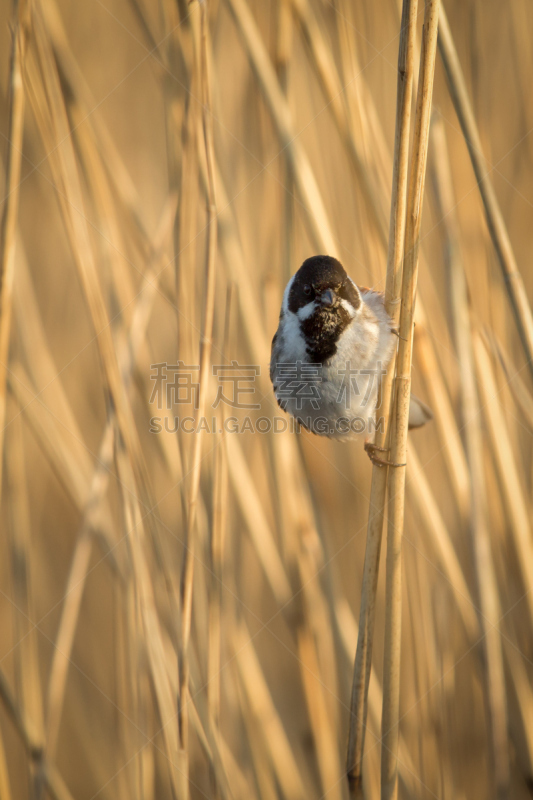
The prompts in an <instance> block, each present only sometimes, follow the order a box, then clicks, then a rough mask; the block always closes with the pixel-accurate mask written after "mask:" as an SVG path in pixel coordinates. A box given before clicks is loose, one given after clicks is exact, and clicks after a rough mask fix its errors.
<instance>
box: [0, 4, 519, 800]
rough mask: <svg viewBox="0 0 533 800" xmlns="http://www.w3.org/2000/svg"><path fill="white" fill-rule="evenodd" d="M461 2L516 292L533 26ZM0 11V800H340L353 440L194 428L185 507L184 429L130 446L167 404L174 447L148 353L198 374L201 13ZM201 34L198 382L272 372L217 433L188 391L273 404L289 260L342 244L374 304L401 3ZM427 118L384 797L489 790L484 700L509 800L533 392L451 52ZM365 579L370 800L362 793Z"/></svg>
mask: <svg viewBox="0 0 533 800" xmlns="http://www.w3.org/2000/svg"><path fill="white" fill-rule="evenodd" d="M445 8H446V11H447V13H448V18H449V21H450V27H451V30H452V33H453V36H454V38H455V42H456V45H457V49H458V53H459V58H460V61H461V65H462V68H463V71H464V74H465V78H466V82H467V87H468V90H469V94H470V97H471V99H472V105H473V109H474V113H475V116H476V120H477V122H478V125H479V128H480V133H481V139H482V144H483V149H484V154H485V156H486V158H487V161H488V164H489V170H490V177H491V179H492V181H493V183H494V187H495V191H496V194H497V197H498V200H499V202H500V205H501V208H502V211H503V216H504V220H505V223H506V225H507V227H508V231H509V235H510V238H511V242H512V245H513V248H514V251H515V255H516V258H517V262H518V265H519V268H520V270H521V272H522V275H523V278H524V281H525V284H526V290H527V292H528V295H529V297H531V296H532V295H533V271H532V270H531V266H530V265H531V260H532V256H533V253H532V241H533V240H532V203H533V188H532V187H533V183H532V181H531V169H532V156H533V135H532V131H533V103H532V100H531V75H532V74H533V55H532V50H531V45H530V43H531V40H532V38H533V7H532V6H531V4H530V3H529V2H528V0H511V1H510V2H507V3H505V4H502V3H500V2H495V1H494V0H492V1H491V2H486V3H481V2H478V0H468V2H458V1H457V0H452V1H451V2H447V3H446V4H445ZM0 10H1V22H0V36H1V49H0V52H1V54H2V57H1V60H0V66H1V81H0V84H1V92H2V103H1V109H2V112H1V114H2V116H1V134H2V149H3V153H4V155H3V159H2V186H4V187H5V188H4V189H3V190H2V196H3V199H4V205H3V208H4V211H3V214H4V227H3V240H2V259H3V262H2V263H3V265H4V269H5V265H6V264H8V266H9V264H10V265H11V267H10V268H9V269H8V270H7V272H5V273H4V282H3V287H2V292H3V294H2V306H3V307H2V314H3V322H2V326H0V327H1V330H0V347H2V348H3V349H2V353H3V355H2V364H1V369H0V389H1V388H2V387H3V386H4V384H5V386H6V392H7V394H6V405H5V410H4V405H3V403H2V414H5V427H4V423H2V427H4V431H3V443H4V449H5V457H4V469H3V487H2V505H1V525H2V536H1V540H0V542H1V544H0V547H1V562H0V563H1V567H0V570H1V572H0V608H1V614H0V625H1V637H0V641H1V646H0V659H1V660H0V696H1V709H0V722H1V738H0V797H1V798H2V800H3V799H4V798H6V799H9V798H13V800H18V798H44V797H47V796H51V797H55V798H60V800H63V799H64V798H65V799H66V798H76V799H77V798H80V799H81V798H84V799H85V798H87V800H89V799H91V800H92V798H97V797H98V798H132V799H134V800H137V799H138V800H150V799H151V798H158V800H159V798H171V797H175V796H177V797H179V798H180V800H181V798H183V797H186V791H187V778H186V775H187V770H189V776H190V782H189V784H188V786H189V790H190V796H191V797H192V798H202V797H209V798H211V797H221V798H224V799H226V798H235V799H236V800H248V799H249V798H250V799H252V798H262V799H263V798H265V799H268V800H274V798H284V800H285V799H287V800H297V799H298V798H304V797H305V798H317V800H318V798H326V797H327V798H328V799H329V800H337V798H338V799H339V800H340V798H345V797H347V791H348V790H347V786H346V782H345V777H344V771H345V770H344V760H345V749H346V739H347V730H348V708H349V698H350V688H351V675H352V666H353V657H354V653H355V645H356V640H357V627H356V621H357V619H358V613H359V602H360V588H361V575H362V564H363V558H364V549H365V531H366V522H367V516H368V496H369V488H370V477H371V467H370V463H369V461H368V459H367V458H366V456H365V455H364V453H363V450H362V447H361V446H360V445H359V444H358V443H355V444H350V445H342V444H335V443H332V442H330V441H327V440H320V439H317V438H313V437H311V436H310V435H307V434H302V435H298V436H297V435H295V434H290V433H284V434H275V435H274V434H260V433H255V434H253V433H249V432H248V433H243V434H241V435H238V434H234V433H228V434H225V435H221V434H220V433H216V432H215V433H211V432H209V433H204V434H203V435H202V437H201V442H200V446H201V451H198V450H197V451H196V452H197V457H198V455H199V456H200V459H201V460H200V461H199V462H197V463H199V465H200V472H199V475H198V478H199V483H198V491H197V493H196V492H195V472H194V463H195V462H194V458H195V456H194V451H195V442H196V440H197V437H196V436H195V435H194V434H191V433H189V434H187V433H183V432H180V433H179V434H173V433H164V432H162V433H160V434H153V433H150V431H149V429H150V419H151V418H152V417H153V416H162V415H163V416H164V415H165V414H167V415H168V417H169V424H170V425H172V424H173V419H174V416H176V415H179V416H183V414H184V410H185V408H184V405H183V404H179V403H177V404H175V406H174V407H173V408H171V409H169V410H167V411H160V410H158V408H157V402H153V403H152V404H151V403H150V398H151V396H152V392H153V389H154V385H155V384H154V381H153V379H152V377H151V376H152V375H153V371H154V370H153V368H152V367H151V365H153V364H156V363H165V362H166V363H168V364H170V365H175V364H176V363H177V362H178V361H182V362H183V363H184V364H186V365H198V364H199V353H200V340H201V336H202V333H201V332H202V329H203V325H204V319H205V311H204V308H205V289H206V265H205V259H206V247H207V239H208V227H207V220H208V216H207V211H206V191H207V187H208V180H207V167H206V159H205V148H204V132H203V128H202V103H201V100H202V97H203V96H204V95H203V92H204V90H205V86H204V84H203V82H202V80H201V79H200V76H201V74H202V72H201V52H202V47H201V36H200V32H201V24H200V9H199V6H198V4H197V3H193V4H192V5H190V6H187V5H186V3H185V2H179V0H159V2H148V0H83V1H81V0H80V2H77V3H68V2H57V1H56V0H33V2H32V3H31V5H30V7H29V9H28V8H27V7H26V6H25V5H24V4H21V5H20V7H19V12H20V26H19V27H17V25H15V24H14V18H13V14H12V9H11V6H10V4H9V3H8V2H6V0H4V2H2V4H1V9H0ZM28 10H29V16H27V12H28ZM208 14H209V36H208V39H207V52H208V62H209V71H210V76H211V95H212V117H210V116H209V114H208V115H207V116H206V119H207V121H208V127H209V120H210V119H211V121H212V130H213V137H214V157H215V160H214V179H215V188H216V198H215V200H216V211H217V233H218V243H217V253H216V261H215V269H216V283H215V295H214V330H213V341H212V352H211V362H212V364H214V365H228V364H230V363H231V361H232V360H235V361H237V362H238V363H239V364H241V365H258V366H260V369H261V374H260V377H259V378H258V379H257V381H256V384H255V387H256V394H255V396H253V397H251V396H247V397H246V398H245V399H246V401H248V402H250V401H251V402H260V405H261V408H260V409H258V410H257V409H256V410H252V411H246V410H235V409H233V408H231V407H228V406H227V405H224V404H223V403H222V404H219V406H218V408H217V409H212V404H213V402H214V401H215V398H216V395H217V389H218V385H219V384H218V382H217V378H216V376H211V377H210V379H209V382H208V385H206V384H204V386H205V388H206V394H205V406H206V416H207V417H208V418H209V420H211V417H212V416H216V417H217V427H218V425H219V424H221V423H222V420H223V415H226V416H237V418H238V419H240V420H243V419H244V417H245V416H246V415H250V416H251V418H252V419H257V418H258V417H261V416H263V417H268V418H271V417H272V416H274V415H278V411H277V409H276V405H275V402H274V400H273V396H272V392H271V387H270V384H269V380H268V368H267V364H268V359H269V344H270V339H271V337H272V335H273V333H274V331H275V328H276V325H277V314H278V310H279V306H280V302H281V296H282V292H283V288H284V285H285V283H286V281H287V279H288V277H289V276H290V274H291V273H292V272H294V271H295V269H296V268H297V267H298V266H299V265H300V263H301V262H302V260H303V259H304V258H305V257H307V256H309V255H311V254H313V253H316V252H317V251H320V250H323V249H328V250H329V252H330V253H332V254H337V255H338V257H339V258H340V259H341V260H342V262H343V263H344V265H345V266H346V268H347V270H348V272H349V273H350V275H351V276H352V277H353V278H354V280H355V281H356V282H358V283H361V284H363V285H370V286H376V287H378V288H384V277H385V263H386V241H387V233H388V215H389V206H390V191H391V188H390V187H391V174H392V173H391V170H392V160H391V158H392V157H391V152H392V143H393V136H394V119H395V103H396V63H397V55H398V42H399V29H400V9H399V5H398V4H397V3H396V2H394V1H393V0H379V2H373V3H370V2H358V3H352V2H348V0H338V1H336V2H329V0H272V2H263V3H260V2H256V0H217V2H210V3H209V5H208ZM419 16H420V24H421V21H422V16H423V6H422V5H421V7H420V8H419ZM10 28H11V30H15V31H17V33H16V39H15V40H16V41H17V42H18V46H17V48H16V51H15V58H14V61H13V62H12V67H10V53H11V52H12V50H13V41H14V40H13V37H12V35H11V33H10ZM419 41H420V37H419V39H418V42H419ZM417 63H418V60H417ZM12 79H14V80H12ZM10 84H12V86H13V88H14V97H15V106H14V108H15V114H14V116H13V115H12V117H11V123H10V121H9V108H10V101H9V95H10ZM434 107H435V115H434V120H433V127H432V133H431V140H430V152H429V163H428V177H427V182H426V199H425V208H424V216H423V226H422V251H421V265H420V280H419V301H421V302H419V311H422V306H423V314H422V313H420V314H419V319H418V322H417V327H416V331H415V357H414V371H413V380H414V389H415V391H416V392H417V393H418V394H420V395H421V396H422V397H424V398H425V399H426V400H427V402H429V403H430V404H431V405H432V407H433V409H434V411H435V421H434V422H433V423H432V424H431V425H429V426H427V427H426V428H425V429H423V430H422V431H420V432H418V433H415V434H414V435H412V436H411V437H410V444H409V464H408V476H407V500H408V505H407V517H406V525H405V537H404V559H405V560H404V590H403V594H404V596H403V601H404V605H403V628H402V637H403V654H402V671H401V723H400V733H401V740H400V750H399V759H400V796H401V797H402V798H407V797H410V798H434V797H438V798H454V800H459V798H468V800H475V798H486V797H490V796H492V794H493V793H494V779H493V775H492V761H493V758H492V755H489V753H491V745H490V742H489V739H490V730H491V720H490V717H489V714H488V711H487V709H488V705H487V700H486V692H487V686H488V687H489V688H490V689H491V693H492V694H491V696H492V698H493V699H494V698H496V700H497V702H498V703H499V712H500V719H502V718H503V719H504V720H507V722H506V724H504V726H503V728H501V729H500V730H499V731H498V742H499V744H498V747H499V748H500V749H499V758H500V764H503V768H504V770H505V769H506V768H508V774H509V781H508V785H507V788H506V787H505V786H504V788H503V792H502V791H500V796H504V795H507V796H509V797H512V798H527V797H528V796H531V792H532V786H533V688H532V678H533V674H532V659H533V640H532V635H531V631H532V620H533V593H532V592H531V587H532V585H533V575H532V573H533V555H532V540H531V534H532V531H531V486H532V471H531V467H532V441H531V430H532V427H533V402H532V395H531V391H532V386H531V377H530V375H529V373H528V368H527V362H526V358H525V355H524V352H523V350H522V348H521V345H520V340H519V338H518V336H517V333H516V325H515V321H514V319H513V316H512V313H511V311H510V307H509V302H508V299H507V295H506V292H505V286H504V282H503V280H502V277H501V273H500V270H499V267H498V263H497V260H496V257H495V254H494V250H493V247H492V244H491V241H490V237H489V235H488V230H487V225H486V222H485V218H484V213H483V206H482V203H481V200H480V195H479V191H478V188H477V185H476V181H475V178H474V174H473V171H472V168H471V165H470V160H469V156H468V152H467V149H466V146H465V143H464V138H463V135H462V133H461V130H460V126H459V123H458V120H457V117H456V115H455V112H454V110H453V106H452V104H451V101H450V99H449V95H448V90H447V86H446V83H445V78H444V73H443V69H442V63H441V62H440V60H438V61H437V72H436V78H435V94H434ZM9 140H10V141H11V144H10V143H9ZM21 153H22V154H21ZM18 164H20V181H19V180H18V176H17V165H18ZM6 170H7V173H8V177H9V176H10V182H9V183H7V184H6ZM19 184H20V185H19ZM17 186H18V189H17ZM6 196H7V199H5V198H6ZM6 203H7V205H6ZM463 268H464V274H465V276H466V282H467V287H468V300H469V315H468V316H467V317H466V320H467V322H466V324H467V325H469V326H470V329H471V333H472V337H473V352H474V359H475V371H476V379H477V387H478V395H479V408H478V409H477V410H475V409H474V411H475V413H474V414H471V416H472V419H471V420H470V421H469V424H473V425H481V426H482V434H483V447H484V459H483V467H484V470H483V475H479V474H478V475H474V476H473V477H474V479H475V480H476V481H479V480H481V479H483V480H484V482H485V487H486V491H485V499H484V502H483V504H482V507H477V508H476V509H474V510H473V509H472V507H471V502H470V489H469V485H470V475H469V471H468V467H467V462H466V458H465V448H464V422H465V414H464V409H462V408H461V392H460V389H461V382H460V372H459V363H458V359H457V339H456V337H455V335H454V319H457V317H458V311H460V309H459V310H458V309H457V308H454V300H453V294H452V293H451V291H450V286H451V276H452V275H453V274H454V270H455V271H457V270H462V269H463ZM10 275H12V292H11V289H10V287H11V284H10V280H11V278H10ZM463 323H464V318H463ZM458 330H459V331H460V330H461V329H460V326H459V327H458ZM8 345H9V351H7V347H8ZM7 352H9V355H8V358H7V356H6V353H7ZM209 372H211V370H209ZM197 379H198V375H197V373H195V378H194V380H195V381H197ZM227 386H229V385H227ZM0 395H1V396H2V397H3V391H0ZM470 412H472V409H467V417H468V414H469V413H470ZM187 414H188V415H190V414H191V407H189V408H188V409H187ZM192 414H194V410H193V411H192ZM191 501H192V503H191ZM192 509H194V513H192ZM475 515H478V520H479V515H481V517H482V518H483V521H484V524H486V525H487V527H488V531H489V534H490V545H491V547H490V552H488V553H487V554H486V556H487V559H488V562H489V563H490V565H491V569H494V571H495V576H496V581H495V584H494V587H495V591H492V590H491V591H492V594H491V602H492V608H493V611H494V613H495V619H496V621H497V622H498V625H497V628H496V630H497V631H498V633H497V635H496V636H494V635H493V636H492V641H493V643H494V646H495V648H496V650H499V652H501V654H502V657H503V665H504V675H503V679H502V681H500V683H499V684H497V685H494V686H492V687H491V685H490V681H491V680H494V674H493V673H492V672H491V671H490V669H489V666H490V664H489V663H488V662H487V658H486V655H485V650H484V647H483V642H484V640H483V635H484V632H486V631H487V626H486V625H484V624H483V623H484V620H483V619H482V618H481V616H480V615H479V613H478V608H479V602H478V596H479V587H478V585H477V583H476V579H475V570H474V565H473V556H472V542H471V535H470V531H471V528H472V525H473V523H474V522H475V521H476V518H475ZM187 536H188V542H189V543H190V544H191V545H194V552H192V553H191V557H190V559H189V562H188V567H187V570H186V572H187V575H186V577H187V578H190V577H191V575H192V572H191V570H190V567H191V566H192V567H193V568H194V570H193V573H194V574H193V575H192V577H193V591H192V626H191V630H190V641H189V644H188V646H187V638H188V633H187V631H186V630H184V628H183V624H182V622H183V619H184V618H185V619H186V616H187V615H186V614H185V617H184V615H183V598H184V597H185V600H186V599H187V594H186V592H183V591H182V588H183V580H182V566H183V554H184V542H185V541H186V540H187ZM383 562H384V554H382V569H381V574H380V581H379V585H378V598H377V629H376V637H375V650H374V666H375V673H374V674H373V677H372V680H371V687H370V702H369V730H368V733H367V737H366V755H365V791H366V793H367V796H368V797H376V796H377V793H378V787H379V753H380V747H379V737H380V720H381V681H382V660H383V648H382V642H383V627H384V613H383V608H384V585H383V572H384V569H383V567H384V563H383ZM187 585H189V584H187V583H185V587H186V586H187ZM489 627H491V626H489ZM185 654H188V658H187V659H186V660H185V661H184V659H183V656H184V655H185ZM184 665H186V666H187V669H185V674H184ZM180 670H181V672H180ZM187 670H188V671H189V673H190V694H189V696H187V695H186V694H183V692H182V691H180V682H181V683H182V684H183V682H184V681H185V683H186V679H187V674H186V673H187ZM496 683H497V682H496ZM178 697H179V698H181V700H182V701H183V702H181V703H180V705H179V706H178ZM502 714H503V717H502V716H501V715H502ZM178 720H179V721H180V725H178Z"/></svg>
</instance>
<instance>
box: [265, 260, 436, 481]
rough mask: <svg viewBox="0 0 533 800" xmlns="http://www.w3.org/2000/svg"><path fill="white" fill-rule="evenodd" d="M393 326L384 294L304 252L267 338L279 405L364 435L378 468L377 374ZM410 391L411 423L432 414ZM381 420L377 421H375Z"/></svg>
mask: <svg viewBox="0 0 533 800" xmlns="http://www.w3.org/2000/svg"><path fill="white" fill-rule="evenodd" d="M398 335H399V334H398V330H397V329H395V328H394V325H393V321H392V319H391V318H390V316H389V314H388V313H387V310H386V308H385V302H384V296H383V294H382V293H381V292H378V291H375V290H374V289H368V288H365V287H361V286H357V285H356V284H355V283H354V281H353V280H352V279H351V278H350V276H349V275H348V274H347V272H346V270H345V269H344V267H343V266H342V264H341V263H340V261H338V260H337V259H336V258H333V257H332V256H327V255H316V256H312V257H311V258H307V259H306V260H305V261H304V262H303V264H302V266H301V267H300V268H299V270H298V271H297V272H296V273H295V274H294V275H293V276H292V278H291V279H290V280H289V282H288V284H287V286H286V288H285V292H284V294H283V301H282V305H281V311H280V315H279V325H278V329H277V331H276V333H275V334H274V338H273V340H272V350H271V359H270V379H271V381H272V384H273V388H274V394H275V397H276V400H277V402H278V405H279V406H280V408H281V409H282V410H283V411H285V412H287V413H289V414H291V415H292V416H293V417H294V418H295V419H296V420H297V422H298V423H299V424H300V425H301V426H303V427H304V428H306V429H307V430H308V431H310V432H311V433H314V434H317V435H319V436H327V437H329V438H332V439H337V440H341V441H348V440H352V439H356V438H358V437H360V436H361V435H364V436H365V450H366V452H367V453H368V455H369V457H370V459H371V461H372V462H373V463H375V464H377V465H378V466H386V465H392V466H397V465H393V464H391V462H390V461H388V460H387V459H386V458H384V457H382V456H379V455H378V454H377V452H376V451H379V450H382V451H385V448H379V447H377V446H376V445H375V444H373V443H372V441H371V439H373V437H374V434H375V428H376V420H375V410H376V401H377V397H378V386H379V381H380V380H381V377H382V376H383V375H384V374H385V373H386V370H387V367H388V365H389V364H390V361H391V359H392V357H393V355H394V352H395V349H396V344H397V337H398ZM432 416H433V414H432V412H431V410H430V409H429V407H428V406H427V405H426V404H425V403H423V402H422V401H421V400H420V399H419V398H417V397H415V396H414V395H411V400H410V407H409V428H410V429H411V428H418V427H420V426H422V425H424V424H425V423H426V422H428V421H429V420H430V419H431V418H432ZM378 424H379V423H378Z"/></svg>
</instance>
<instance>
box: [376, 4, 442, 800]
mask: <svg viewBox="0 0 533 800" xmlns="http://www.w3.org/2000/svg"><path fill="white" fill-rule="evenodd" d="M439 6H440V3H439V0H426V4H425V13H424V27H423V33H422V48H421V54H420V75H419V80H418V95H417V107H416V119H415V130H414V139H413V155H412V162H411V174H410V180H409V194H408V200H407V222H406V233H405V254H404V266H403V277H402V305H401V312H400V329H399V330H400V332H399V340H400V341H399V346H398V356H397V359H396V375H395V378H394V402H393V422H392V435H391V446H390V457H391V460H392V462H393V463H394V464H396V465H398V466H395V467H394V468H393V469H392V474H391V476H390V481H389V509H388V519H387V574H386V606H385V615H386V616H385V652H384V667H383V717H382V749H381V797H382V800H390V799H391V798H396V797H397V793H398V755H397V754H398V727H399V712H400V653H401V622H402V535H403V525H404V504H405V465H406V461H407V429H408V419H409V401H410V397H411V359H412V346H413V332H414V311H415V301H416V288H417V278H418V249H419V243H420V225H421V221H422V208H423V200H424V183H425V174H426V161H427V149H428V138H429V120H430V114H431V103H432V98H433V78H434V74H435V55H436V48H437V30H438V24H439Z"/></svg>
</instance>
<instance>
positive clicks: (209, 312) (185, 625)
mask: <svg viewBox="0 0 533 800" xmlns="http://www.w3.org/2000/svg"><path fill="white" fill-rule="evenodd" d="M200 25H201V31H200V40H201V46H200V75H201V81H200V83H201V87H202V123H203V135H204V148H205V159H206V164H207V253H206V278H205V305H204V319H203V328H202V338H201V349H200V378H199V381H200V391H199V398H198V407H197V409H196V413H195V419H196V422H197V425H196V428H198V423H199V420H200V419H201V418H202V416H203V414H204V410H205V405H206V397H207V389H208V383H209V366H210V363H211V348H212V337H213V318H214V310H215V280H216V271H215V267H216V256H217V219H216V198H215V152H214V143H213V118H212V112H211V83H210V76H209V70H208V6H207V0H203V2H201V3H200ZM201 461H202V433H201V431H198V432H197V433H196V435H195V441H194V449H193V454H192V465H191V481H190V489H189V502H188V509H187V529H186V538H185V542H184V549H183V561H182V569H181V580H180V601H181V624H180V646H179V699H178V734H179V742H180V748H181V750H182V765H183V769H184V770H185V771H187V770H188V702H189V699H188V698H189V637H190V630H191V611H192V589H193V578H194V555H195V525H196V508H197V502H198V492H199V488H200V469H201ZM185 790H186V792H187V793H188V791H189V789H188V783H186V785H185Z"/></svg>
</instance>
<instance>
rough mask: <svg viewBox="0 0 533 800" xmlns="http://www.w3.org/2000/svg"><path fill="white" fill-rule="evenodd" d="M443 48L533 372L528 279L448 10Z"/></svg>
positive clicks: (442, 26) (441, 39)
mask: <svg viewBox="0 0 533 800" xmlns="http://www.w3.org/2000/svg"><path fill="white" fill-rule="evenodd" d="M439 51H440V54H441V58H442V62H443V64H444V69H445V71H446V78H447V81H448V87H449V90H450V95H451V98H452V100H453V104H454V107H455V111H456V114H457V116H458V118H459V122H460V123H461V128H462V130H463V134H464V137H465V141H466V145H467V147H468V152H469V153H470V159H471V161H472V166H473V168H474V173H475V175H476V180H477V182H478V186H479V191H480V193H481V197H482V200H483V207H484V209H485V217H486V220H487V226H488V229H489V232H490V235H491V239H492V243H493V245H494V249H495V250H496V255H497V257H498V261H499V264H500V267H501V270H502V274H503V279H504V282H505V288H506V290H507V293H508V295H509V300H510V302H511V308H512V310H513V315H514V318H515V320H516V325H517V328H518V332H519V334H520V338H521V340H522V345H523V347H524V351H525V354H526V356H527V360H528V365H529V371H530V374H531V375H532V376H533V315H532V313H531V306H530V305H529V301H528V298H527V294H526V290H525V288H524V281H523V280H522V276H521V274H520V272H519V269H518V265H517V263H516V258H515V255H514V252H513V248H512V245H511V240H510V238H509V234H508V232H507V228H506V226H505V222H504V219H503V216H502V213H501V210H500V206H499V203H498V200H497V198H496V193H495V192H494V187H493V185H492V181H491V179H490V173H491V171H492V170H489V168H488V165H487V162H486V160H485V157H484V155H483V149H482V147H481V139H480V137H479V131H478V128H477V124H476V120H475V117H474V112H473V110H472V106H471V103H470V100H469V97H468V91H467V88H466V83H465V79H464V76H463V72H462V69H461V64H460V63H459V58H458V56H457V50H456V49H455V44H454V41H453V37H452V33H451V30H450V26H449V24H448V18H447V16H446V13H445V12H444V11H443V12H442V20H441V24H440V28H439Z"/></svg>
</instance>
